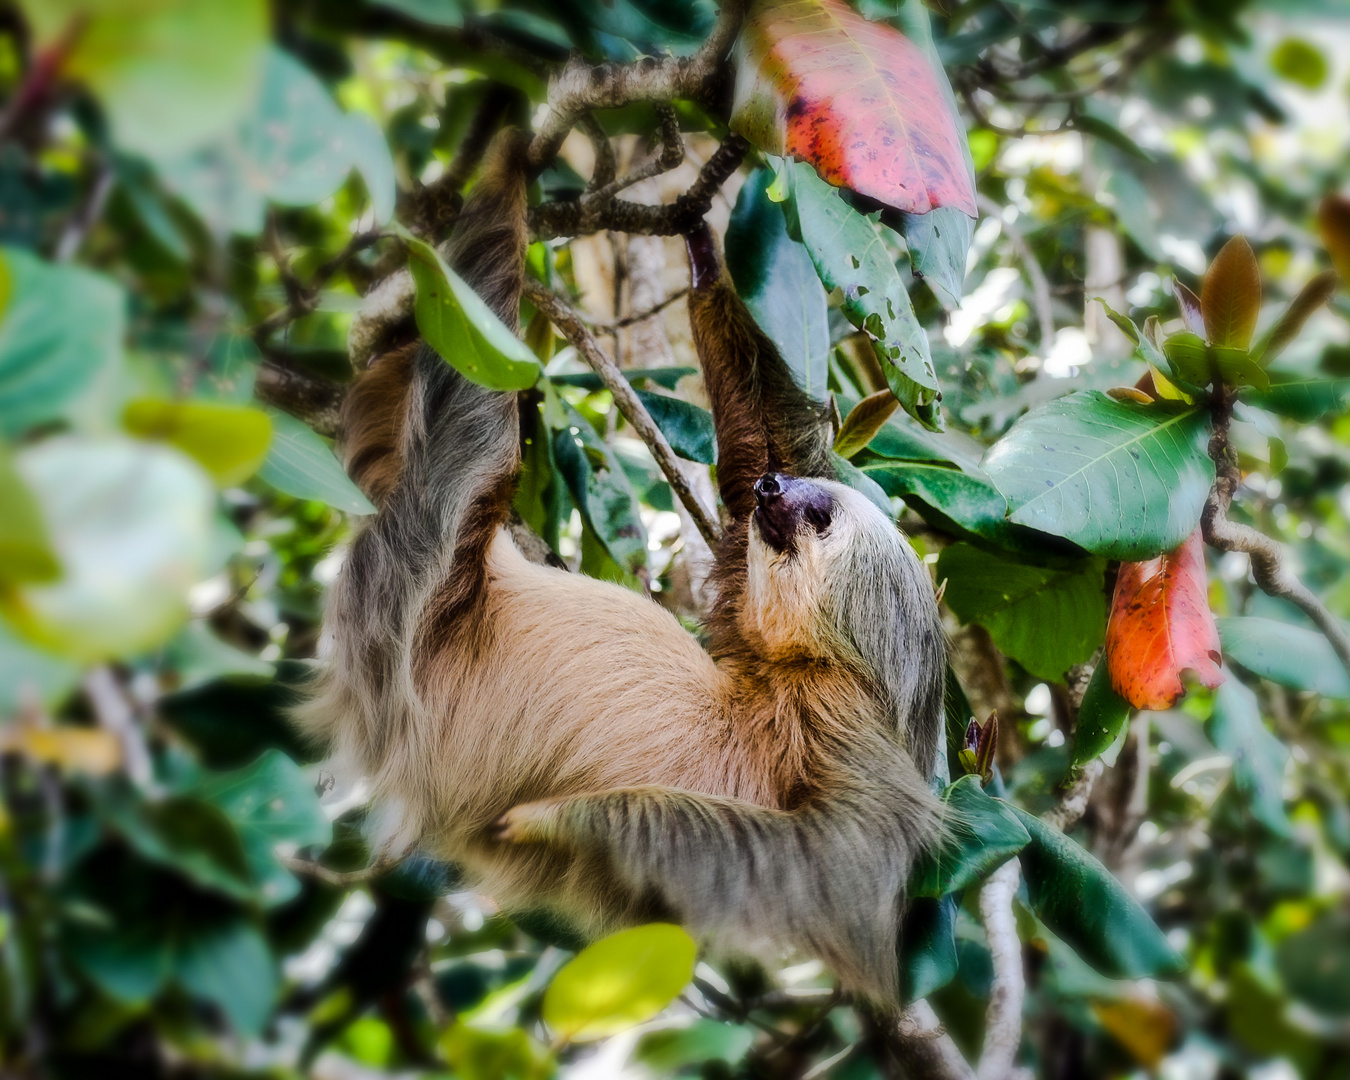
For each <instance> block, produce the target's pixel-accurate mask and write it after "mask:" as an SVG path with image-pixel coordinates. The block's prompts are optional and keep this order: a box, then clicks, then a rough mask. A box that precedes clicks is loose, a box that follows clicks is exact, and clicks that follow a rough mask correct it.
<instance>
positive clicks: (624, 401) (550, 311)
mask: <svg viewBox="0 0 1350 1080" xmlns="http://www.w3.org/2000/svg"><path fill="white" fill-rule="evenodd" d="M525 295H526V296H527V297H529V299H530V302H531V303H532V304H534V306H535V307H536V308H538V309H539V310H540V311H542V312H543V313H544V314H545V315H547V316H548V318H549V319H550V320H551V321H552V323H553V325H554V326H556V327H557V328H558V329H559V330H560V331H561V332H562V335H563V337H565V338H567V340H568V341H570V342H571V343H572V344H573V345H575V346H576V349H577V352H579V353H580V354H581V355H582V357H583V358H584V359H585V361H586V363H587V364H589V365H590V367H591V370H592V371H594V372H595V373H596V374H597V375H598V376H600V382H601V383H603V384H604V386H605V389H607V390H608V391H609V392H610V393H611V394H613V395H614V404H615V405H617V406H618V408H619V412H621V413H622V414H623V417H624V419H625V420H627V421H628V423H629V424H631V425H632V427H633V430H634V431H636V432H637V433H638V435H639V437H641V439H642V441H643V442H645V443H646V444H647V448H648V449H649V450H651V452H652V457H654V458H655V459H656V464H657V465H659V466H660V468H661V471H662V472H663V473H664V474H665V476H666V479H667V480H668V481H669V482H670V488H671V490H672V491H674V492H675V495H676V497H677V498H678V499H679V500H680V503H681V505H683V506H684V508H685V509H686V510H687V511H689V516H690V517H691V518H693V519H694V524H695V525H697V526H698V531H699V533H700V534H701V535H702V536H703V539H704V540H706V541H707V542H708V546H709V547H715V546H716V545H717V543H718V541H719V540H720V539H721V535H722V530H721V529H720V528H719V527H718V525H717V521H716V519H715V518H714V517H713V516H712V514H711V513H710V512H709V511H708V510H707V509H706V508H705V507H704V506H703V504H702V503H700V502H699V500H698V496H697V495H695V494H694V491H693V489H692V488H691V487H690V486H689V484H688V482H687V481H686V480H685V478H684V474H683V473H682V472H680V467H679V465H678V464H677V463H676V461H675V451H674V450H672V449H671V446H670V443H669V442H667V441H666V437H665V435H663V434H662V433H661V429H660V428H659V427H657V426H656V421H655V420H653V419H652V417H651V413H649V412H648V411H647V408H646V406H645V405H643V404H642V401H641V399H640V398H639V397H638V396H637V394H636V393H635V392H634V391H633V388H632V386H630V385H629V384H628V380H627V379H625V378H624V376H623V372H622V371H620V370H619V366H618V365H617V364H616V363H614V361H613V360H612V359H610V357H609V354H608V353H606V352H605V350H604V349H602V348H601V347H600V343H599V342H598V341H596V340H595V335H594V334H592V333H591V332H590V330H589V329H587V327H586V325H585V324H584V323H583V322H582V321H581V318H580V316H578V315H577V313H576V312H575V311H573V310H572V308H571V307H570V306H569V305H568V304H566V303H564V302H563V300H562V298H561V297H559V296H558V295H556V294H555V293H553V292H551V291H550V290H549V289H547V288H545V287H544V286H543V285H542V284H540V283H539V282H538V281H535V280H534V279H533V278H530V277H527V278H526V279H525Z"/></svg>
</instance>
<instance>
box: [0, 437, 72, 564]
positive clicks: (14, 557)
mask: <svg viewBox="0 0 1350 1080" xmlns="http://www.w3.org/2000/svg"><path fill="white" fill-rule="evenodd" d="M60 576H61V562H60V560H59V559H58V558H57V557H56V552H55V551H54V550H52V542H51V537H50V536H49V535H48V532H47V525H46V523H45V522H44V521H43V520H42V509H41V507H40V506H39V505H38V501H37V499H36V498H35V497H34V495H33V493H32V491H30V490H29V488H28V486H27V485H26V484H24V482H23V478H22V477H21V476H20V475H19V474H18V473H17V472H16V471H15V469H14V459H13V458H12V457H11V456H10V452H9V448H8V447H7V446H5V444H4V443H3V442H0V587H3V586H5V585H14V584H18V583H20V582H25V581H38V582H41V581H52V580H54V579H56V578H58V577H60Z"/></svg>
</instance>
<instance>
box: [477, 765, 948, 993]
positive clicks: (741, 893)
mask: <svg viewBox="0 0 1350 1080" xmlns="http://www.w3.org/2000/svg"><path fill="white" fill-rule="evenodd" d="M866 771H867V775H857V774H856V773H855V775H852V776H850V777H848V778H847V780H846V781H843V782H841V783H840V784H838V785H837V787H835V788H834V790H832V791H830V792H829V793H828V795H826V796H822V797H821V798H818V799H817V800H814V801H813V803H811V804H808V805H807V806H805V807H803V808H801V809H798V810H794V811H791V812H787V811H782V810H773V809H768V808H766V807H762V806H756V805H754V804H753V803H749V802H745V801H743V800H740V799H732V798H723V797H715V796H708V795H700V794H697V793H694V792H687V791H679V790H675V789H673V788H661V787H635V788H622V789H615V790H611V791H603V792H597V793H595V794H590V795H581V796H576V797H573V798H568V799H560V800H553V801H545V802H538V803H527V804H525V805H523V806H518V807H516V808H514V809H513V810H511V811H509V812H508V813H507V814H506V815H505V816H504V817H503V818H502V820H501V822H500V823H499V826H500V835H501V837H502V839H505V840H509V841H514V842H517V843H530V842H542V843H548V844H551V845H556V846H560V847H565V848H572V849H574V850H578V851H586V852H588V853H592V854H603V855H605V856H606V857H607V859H608V861H609V864H610V865H611V867H612V868H613V872H614V873H615V874H616V875H617V876H618V877H619V878H620V879H622V880H624V881H625V883H626V884H627V885H628V886H629V887H630V888H631V889H632V890H634V891H635V892H636V893H637V894H639V895H652V894H655V895H657V896H659V897H661V899H662V900H663V901H664V902H665V904H666V905H668V906H669V907H670V908H671V909H673V911H674V913H675V914H676V915H677V917H678V918H679V920H680V921H681V922H683V923H685V924H686V925H688V926H689V927H690V928H691V929H693V930H694V931H695V932H696V933H698V934H701V935H703V936H705V937H711V938H712V939H713V940H714V941H716V942H717V943H718V944H720V945H721V946H723V947H730V948H732V949H736V948H742V949H744V948H750V947H752V946H753V945H754V944H757V943H762V942H765V941H769V942H775V943H779V944H781V943H785V942H791V943H792V944H794V945H796V946H798V947H799V948H802V949H803V950H805V951H806V952H808V953H810V954H812V955H815V956H819V957H820V958H821V959H823V960H824V961H825V962H826V963H828V964H829V965H830V966H831V968H832V969H833V970H834V971H835V972H836V974H837V975H839V977H840V978H841V979H842V980H843V982H844V984H845V985H846V986H848V987H849V988H850V989H853V990H856V991H861V992H863V993H866V994H867V995H868V996H870V997H872V998H873V999H874V1000H878V1001H892V1000H894V999H895V996H896V994H897V986H898V982H897V981H898V978H899V976H898V969H897V966H896V965H897V960H896V948H897V933H898V925H899V917H900V913H901V909H902V906H903V902H904V887H905V882H906V880H907V878H908V876H909V871H910V868H911V866H912V865H913V861H914V858H915V856H916V854H917V852H918V850H919V849H920V847H922V846H923V845H924V844H926V843H931V842H932V839H933V837H934V836H935V835H936V834H937V833H938V831H939V828H940V826H939V825H938V823H937V821H936V819H935V817H934V814H935V811H934V808H933V803H932V800H930V799H928V798H926V797H924V795H923V794H922V793H921V792H919V791H918V790H916V787H915V785H916V783H917V782H918V774H917V772H916V771H915V770H914V769H913V767H912V766H908V767H905V766H904V765H903V764H902V763H901V762H900V761H899V760H898V759H896V758H895V756H894V751H893V750H892V751H891V752H890V753H889V755H887V756H886V757H884V758H882V759H874V760H873V761H872V762H871V763H869V764H868V766H867V770H866Z"/></svg>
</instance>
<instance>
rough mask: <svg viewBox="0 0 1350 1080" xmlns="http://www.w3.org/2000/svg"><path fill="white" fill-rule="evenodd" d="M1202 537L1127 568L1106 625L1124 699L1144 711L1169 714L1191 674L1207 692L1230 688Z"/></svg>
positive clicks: (1115, 682)
mask: <svg viewBox="0 0 1350 1080" xmlns="http://www.w3.org/2000/svg"><path fill="white" fill-rule="evenodd" d="M1207 585H1208V579H1207V577H1206V575H1205V554H1204V548H1203V547H1202V545H1201V540H1200V530H1199V529H1196V530H1195V532H1193V533H1191V535H1190V536H1189V537H1188V538H1187V540H1186V542H1185V543H1183V544H1182V545H1181V546H1180V547H1179V548H1177V549H1176V550H1175V551H1169V552H1167V553H1166V554H1165V555H1160V556H1158V558H1156V559H1149V560H1148V561H1147V562H1133V563H1122V564H1121V566H1120V577H1119V578H1118V579H1117V581H1116V596H1115V600H1114V601H1113V602H1112V604H1111V620H1110V622H1108V623H1107V625H1106V663H1107V666H1108V667H1109V668H1110V671H1111V685H1112V686H1114V687H1115V690H1116V693H1118V694H1119V695H1120V696H1121V697H1123V698H1124V699H1125V700H1126V701H1128V702H1129V703H1130V704H1131V705H1133V706H1134V707H1135V708H1136V709H1166V708H1168V707H1169V706H1171V705H1172V703H1173V702H1175V701H1176V700H1177V698H1179V697H1180V696H1181V695H1182V694H1183V693H1184V692H1185V687H1183V686H1182V685H1181V672H1182V671H1184V670H1186V669H1187V668H1189V669H1190V670H1191V671H1194V672H1195V674H1196V676H1197V677H1198V678H1199V680H1200V681H1201V682H1202V683H1204V684H1205V685H1206V686H1210V687H1213V686H1218V685H1219V683H1221V682H1223V672H1222V671H1220V670H1219V662H1220V659H1221V656H1220V653H1219V631H1218V628H1217V627H1216V626H1215V625H1214V616H1213V615H1211V614H1210V611H1209V601H1208V599H1207V595H1206V594H1207Z"/></svg>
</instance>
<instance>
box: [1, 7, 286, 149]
mask: <svg viewBox="0 0 1350 1080" xmlns="http://www.w3.org/2000/svg"><path fill="white" fill-rule="evenodd" d="M20 6H21V7H23V8H24V9H25V11H26V13H27V15H28V17H29V20H30V25H31V26H32V27H33V30H34V31H35V32H36V34H37V37H38V39H39V43H40V44H41V45H42V46H44V47H46V46H49V45H51V44H52V43H53V42H55V41H56V40H57V39H59V38H61V37H62V36H64V35H66V34H68V33H71V31H72V29H73V30H74V32H73V36H72V37H71V39H70V40H71V44H70V47H69V52H68V53H67V54H66V56H65V59H64V62H63V64H62V68H61V70H62V73H63V74H64V75H65V76H67V77H68V78H70V79H72V80H74V81H77V82H81V83H83V84H84V85H86V86H88V87H89V88H90V89H91V90H92V91H93V92H94V93H95V95H96V96H97V97H98V98H99V100H100V102H101V103H102V104H103V107H104V109H105V110H106V111H107V113H108V116H109V118H110V119H111V120H112V126H113V134H114V135H115V136H116V138H117V141H118V143H120V144H121V145H122V146H123V147H125V148H126V149H128V150H132V151H135V152H136V153H139V154H145V155H148V156H150V157H162V156H163V155H165V154H166V153H169V152H175V151H181V150H184V149H189V148H191V147H194V146H200V145H202V144H204V143H205V142H207V141H208V140H210V139H212V138H215V137H217V136H219V135H220V134H221V133H222V132H224V131H225V130H226V129H227V128H228V127H229V126H230V125H231V124H233V123H234V122H235V120H236V119H237V118H238V117H239V115H240V114H241V113H242V112H243V110H244V109H245V108H246V107H247V105H248V102H249V99H250V97H251V96H252V94H253V92H254V90H255V87H256V85H257V81H258V74H259V67H260V66H261V60H262V54H263V48H264V46H265V45H266V43H267V37H268V31H269V26H268V14H267V4H266V3H265V0H175V2H173V3H146V2H144V0H23V2H22V3H21V5H20Z"/></svg>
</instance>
